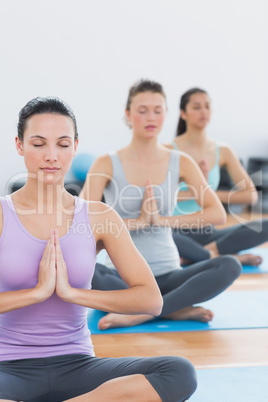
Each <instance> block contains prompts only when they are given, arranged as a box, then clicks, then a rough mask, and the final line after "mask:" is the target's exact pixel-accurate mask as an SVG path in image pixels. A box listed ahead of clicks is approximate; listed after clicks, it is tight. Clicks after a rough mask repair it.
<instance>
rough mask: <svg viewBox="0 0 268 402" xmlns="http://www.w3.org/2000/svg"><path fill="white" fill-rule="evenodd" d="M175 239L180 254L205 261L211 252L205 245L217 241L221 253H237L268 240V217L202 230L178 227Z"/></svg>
mask: <svg viewBox="0 0 268 402" xmlns="http://www.w3.org/2000/svg"><path fill="white" fill-rule="evenodd" d="M173 239H174V242H175V244H176V246H177V248H178V250H179V253H180V256H181V257H183V258H186V259H187V260H190V261H194V262H196V261H203V260H207V259H209V258H210V253H209V251H208V250H206V249H205V248H204V247H203V246H205V245H207V244H209V243H211V242H214V241H215V242H216V245H217V248H218V250H219V254H221V255H223V254H236V253H238V252H239V251H241V250H246V249H248V248H251V247H256V246H259V245H260V244H262V243H265V242H266V241H268V219H263V220H257V221H252V222H249V223H247V224H246V225H243V224H239V225H235V226H230V227H228V228H225V229H215V228H214V227H213V226H210V227H206V228H204V229H202V230H198V229H197V230H196V229H195V230H190V229H189V230H187V229H181V230H180V229H177V230H174V231H173Z"/></svg>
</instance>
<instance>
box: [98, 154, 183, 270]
mask: <svg viewBox="0 0 268 402" xmlns="http://www.w3.org/2000/svg"><path fill="white" fill-rule="evenodd" d="M109 156H110V158H111V160H112V166H113V178H112V180H111V182H110V183H109V185H108V186H107V187H106V188H105V190H104V197H105V202H106V203H107V204H108V205H110V206H112V207H113V208H114V209H115V210H116V211H117V213H118V214H119V215H120V216H121V217H122V218H123V219H129V218H138V217H139V215H140V210H141V205H142V201H143V196H144V191H145V187H139V186H136V185H133V184H130V183H128V181H127V179H126V176H125V174H124V170H123V166H122V164H121V161H120V159H119V156H118V154H117V153H116V152H114V153H110V154H109ZM179 166H180V153H179V152H178V151H174V150H172V151H170V159H169V166H168V173H167V176H166V178H165V180H164V182H163V183H162V184H160V185H155V186H154V195H155V198H156V200H157V204H158V207H159V210H160V214H161V215H163V216H171V215H172V213H173V210H174V206H175V205H176V203H177V191H178V186H179ZM130 235H131V237H132V240H133V242H134V244H135V246H136V247H137V249H138V250H139V252H140V253H141V254H142V255H143V257H144V258H145V260H146V261H147V263H148V264H149V266H150V268H151V270H152V272H153V274H154V276H159V275H163V274H166V273H167V272H171V271H174V270H176V269H179V268H180V257H179V253H178V250H177V247H176V245H175V243H174V241H173V237H172V230H171V228H168V227H156V226H151V227H149V228H146V229H142V230H133V231H131V232H130ZM106 265H107V266H109V267H114V266H113V264H112V262H111V260H110V259H109V258H108V259H107V262H106Z"/></svg>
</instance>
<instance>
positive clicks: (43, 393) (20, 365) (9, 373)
mask: <svg viewBox="0 0 268 402" xmlns="http://www.w3.org/2000/svg"><path fill="white" fill-rule="evenodd" d="M133 374H143V375H144V376H145V377H146V378H147V380H148V381H149V382H150V384H151V385H152V387H153V388H154V389H155V390H156V392H157V393H158V395H159V396H160V398H161V399H162V401H165V402H174V401H180V402H182V401H185V400H186V399H189V398H190V396H191V395H192V394H193V393H194V391H195V389H196V386H197V380H196V373H195V369H194V367H193V365H192V363H190V362H189V361H188V360H186V359H184V358H181V357H175V356H160V357H150V358H141V357H122V358H98V357H91V356H87V355H80V354H70V355H63V356H53V357H47V358H37V359H22V360H9V361H3V362H0V399H8V400H13V401H19V400H20V401H21V400H23V401H25V402H48V401H50V402H62V401H65V400H66V399H70V398H74V397H75V396H78V395H82V394H86V393H87V392H90V391H92V390H94V389H95V388H97V387H99V386H100V385H101V384H103V383H105V382H107V381H109V380H111V379H113V378H119V377H123V376H127V375H133Z"/></svg>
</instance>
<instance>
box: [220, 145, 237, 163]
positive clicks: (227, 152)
mask: <svg viewBox="0 0 268 402" xmlns="http://www.w3.org/2000/svg"><path fill="white" fill-rule="evenodd" d="M219 149H220V165H221V166H222V165H226V164H227V163H228V162H230V159H237V156H236V155H235V153H234V151H233V149H232V148H231V147H230V145H228V144H226V143H224V142H221V143H219Z"/></svg>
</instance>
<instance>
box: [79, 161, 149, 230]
mask: <svg viewBox="0 0 268 402" xmlns="http://www.w3.org/2000/svg"><path fill="white" fill-rule="evenodd" d="M111 180H113V166H112V161H111V158H110V157H109V155H104V156H100V157H99V158H97V159H96V161H95V162H94V163H93V165H92V166H91V168H90V170H89V172H88V174H87V178H86V181H85V184H84V186H83V189H82V191H81V193H80V195H79V197H81V198H84V199H85V200H87V201H101V199H102V195H103V192H104V189H105V187H106V186H107V185H108V184H109V183H110V181H111ZM145 202H146V195H145V200H144V203H145ZM144 203H143V206H144ZM142 210H143V208H142ZM123 221H124V223H125V224H126V226H127V228H128V230H130V231H131V230H137V229H140V228H142V227H146V226H148V220H147V215H146V214H143V213H141V215H140V216H139V217H138V218H129V219H123Z"/></svg>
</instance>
